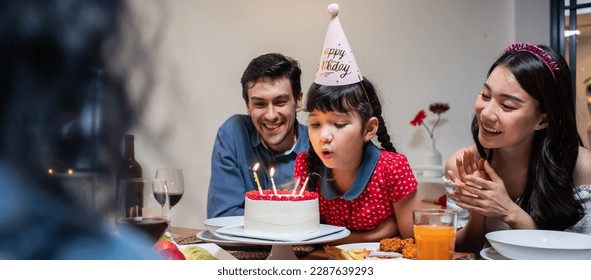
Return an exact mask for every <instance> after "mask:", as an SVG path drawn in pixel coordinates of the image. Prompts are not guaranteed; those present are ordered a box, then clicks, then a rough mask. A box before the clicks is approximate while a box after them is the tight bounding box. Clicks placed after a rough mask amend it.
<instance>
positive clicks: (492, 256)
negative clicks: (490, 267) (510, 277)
mask: <svg viewBox="0 0 591 280" xmlns="http://www.w3.org/2000/svg"><path fill="white" fill-rule="evenodd" d="M480 256H481V257H482V258H483V259H485V260H510V259H509V258H507V257H505V256H503V255H501V254H499V252H497V250H495V248H493V247H488V248H484V249H482V250H481V251H480Z"/></svg>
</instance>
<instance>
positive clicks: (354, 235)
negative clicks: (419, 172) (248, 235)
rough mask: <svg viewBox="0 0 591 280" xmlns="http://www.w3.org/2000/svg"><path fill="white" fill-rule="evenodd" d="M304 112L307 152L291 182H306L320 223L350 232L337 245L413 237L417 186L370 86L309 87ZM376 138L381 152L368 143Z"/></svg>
mask: <svg viewBox="0 0 591 280" xmlns="http://www.w3.org/2000/svg"><path fill="white" fill-rule="evenodd" d="M305 110H306V111H307V112H309V123H308V124H309V127H308V135H309V137H310V142H311V147H310V151H309V152H304V153H301V154H299V155H298V157H297V158H296V163H295V167H294V168H295V176H296V178H306V177H307V176H310V177H309V182H308V189H310V190H314V191H318V192H319V193H320V194H321V195H320V198H319V200H320V217H321V220H322V223H326V224H330V225H335V226H344V227H347V228H348V229H349V230H351V235H350V236H348V237H347V238H345V239H341V240H338V241H336V243H339V244H343V243H353V242H370V241H379V240H380V239H383V238H390V237H393V236H397V235H401V236H402V237H403V238H407V237H412V236H413V228H412V211H413V210H414V209H418V208H420V200H419V197H418V195H417V194H416V193H417V192H416V189H417V181H416V180H415V177H414V175H413V173H412V170H411V168H410V165H409V163H408V161H407V159H406V157H405V156H404V155H402V154H399V153H396V149H395V148H394V146H393V145H392V143H391V142H390V136H389V135H388V132H387V130H386V126H385V124H384V119H383V118H382V116H381V115H382V109H381V104H380V101H379V100H378V96H377V94H376V91H375V89H374V87H373V85H372V83H371V82H370V81H368V80H367V79H363V80H362V81H361V82H358V83H354V84H349V85H344V86H326V85H319V84H316V83H313V84H312V86H311V87H310V90H309V91H308V96H307V102H306V107H305ZM376 134H377V136H378V141H379V142H380V143H381V146H382V148H383V149H379V148H378V147H376V146H375V145H374V144H373V143H372V141H371V139H372V138H373V137H374V136H375V135H376Z"/></svg>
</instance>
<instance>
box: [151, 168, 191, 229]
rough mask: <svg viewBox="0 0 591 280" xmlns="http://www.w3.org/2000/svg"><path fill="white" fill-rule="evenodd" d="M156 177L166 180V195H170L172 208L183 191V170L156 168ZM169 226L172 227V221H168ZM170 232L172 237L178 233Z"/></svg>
mask: <svg viewBox="0 0 591 280" xmlns="http://www.w3.org/2000/svg"><path fill="white" fill-rule="evenodd" d="M156 178H158V179H164V180H165V181H166V185H167V188H168V196H169V197H170V208H171V209H172V207H174V206H175V205H176V204H177V203H179V201H180V200H181V198H182V197H183V193H184V192H185V187H184V183H183V171H182V170H181V169H178V168H158V169H157V170H156ZM170 227H172V222H170V223H169V228H170ZM169 232H170V230H169ZM170 234H171V235H172V236H173V237H178V235H176V234H174V233H172V232H170Z"/></svg>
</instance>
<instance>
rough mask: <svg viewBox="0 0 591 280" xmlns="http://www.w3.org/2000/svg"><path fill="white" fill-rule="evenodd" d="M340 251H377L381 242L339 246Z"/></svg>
mask: <svg viewBox="0 0 591 280" xmlns="http://www.w3.org/2000/svg"><path fill="white" fill-rule="evenodd" d="M337 248H339V249H345V250H352V249H367V250H372V251H377V250H378V249H380V243H379V242H365V243H349V244H343V245H339V246H337Z"/></svg>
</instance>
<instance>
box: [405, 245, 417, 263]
mask: <svg viewBox="0 0 591 280" xmlns="http://www.w3.org/2000/svg"><path fill="white" fill-rule="evenodd" d="M401 253H402V257H403V258H405V259H411V260H412V259H416V257H417V246H416V245H415V244H413V243H406V244H405V245H404V247H403V248H402V252H401Z"/></svg>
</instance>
